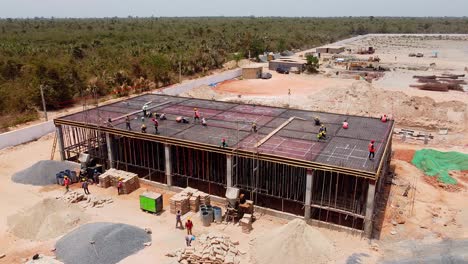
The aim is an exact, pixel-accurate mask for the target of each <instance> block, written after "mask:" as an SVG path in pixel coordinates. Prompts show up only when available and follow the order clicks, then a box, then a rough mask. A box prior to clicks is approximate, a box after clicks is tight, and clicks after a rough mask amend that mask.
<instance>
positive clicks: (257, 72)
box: [242, 64, 263, 79]
mask: <svg viewBox="0 0 468 264" xmlns="http://www.w3.org/2000/svg"><path fill="white" fill-rule="evenodd" d="M262 72H263V65H261V64H253V65H247V66H244V67H242V77H243V78H244V79H258V78H261V77H262Z"/></svg>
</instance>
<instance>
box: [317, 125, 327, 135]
mask: <svg viewBox="0 0 468 264" xmlns="http://www.w3.org/2000/svg"><path fill="white" fill-rule="evenodd" d="M319 132H324V134H327V128H326V127H325V125H323V124H322V125H321V126H320V129H319Z"/></svg>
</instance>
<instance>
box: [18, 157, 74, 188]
mask: <svg viewBox="0 0 468 264" xmlns="http://www.w3.org/2000/svg"><path fill="white" fill-rule="evenodd" d="M79 168H80V165H79V164H77V163H74V162H70V161H55V160H41V161H38V162H36V163H35V164H34V165H32V166H31V167H29V168H26V169H24V170H22V171H19V172H17V173H15V174H14V175H13V176H12V177H11V179H12V181H13V182H16V183H22V184H30V185H37V186H45V185H51V184H57V179H56V177H55V175H56V174H57V173H59V172H61V171H65V170H75V171H76V170H78V169H79Z"/></svg>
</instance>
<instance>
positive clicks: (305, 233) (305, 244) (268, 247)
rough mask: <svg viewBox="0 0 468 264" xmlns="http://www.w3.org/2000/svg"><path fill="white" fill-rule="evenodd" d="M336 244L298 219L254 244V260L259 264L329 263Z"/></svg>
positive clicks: (260, 238) (262, 237) (258, 239)
mask: <svg viewBox="0 0 468 264" xmlns="http://www.w3.org/2000/svg"><path fill="white" fill-rule="evenodd" d="M333 250H334V247H333V244H332V242H330V241H329V240H328V239H327V238H326V237H325V236H324V235H322V234H321V233H320V231H318V230H317V229H315V228H313V227H311V226H309V225H307V224H306V223H305V221H303V220H300V219H295V220H292V221H291V222H289V223H288V224H287V225H284V226H282V227H280V228H277V229H275V230H273V231H271V232H269V233H267V234H265V235H263V236H261V237H259V238H257V239H256V240H255V241H254V244H253V246H252V258H253V261H254V262H255V263H257V264H284V263H295V264H301V263H304V264H306V263H329V262H330V260H331V259H332V254H333Z"/></svg>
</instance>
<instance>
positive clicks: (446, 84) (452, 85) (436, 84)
mask: <svg viewBox="0 0 468 264" xmlns="http://www.w3.org/2000/svg"><path fill="white" fill-rule="evenodd" d="M463 77H465V75H464V74H442V75H441V76H436V75H428V76H423V75H415V76H413V78H415V79H418V83H422V84H418V85H410V87H414V88H418V89H420V90H430V91H439V92H448V91H449V90H456V91H463V87H462V85H465V84H467V82H466V81H465V80H459V79H458V78H463Z"/></svg>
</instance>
